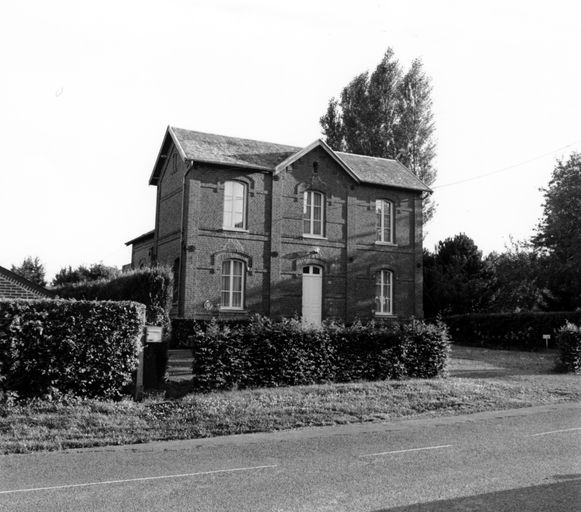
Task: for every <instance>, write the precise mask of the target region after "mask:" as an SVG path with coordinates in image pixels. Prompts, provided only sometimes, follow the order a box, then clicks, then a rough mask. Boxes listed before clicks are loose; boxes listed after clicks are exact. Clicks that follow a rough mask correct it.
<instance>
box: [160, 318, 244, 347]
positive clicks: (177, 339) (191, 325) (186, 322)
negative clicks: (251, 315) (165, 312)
mask: <svg viewBox="0 0 581 512" xmlns="http://www.w3.org/2000/svg"><path fill="white" fill-rule="evenodd" d="M249 323H250V319H248V318H244V319H236V320H217V319H215V318H214V319H212V320H194V319H192V318H172V319H171V339H170V342H169V347H170V348H190V347H191V346H192V342H193V339H194V338H195V335H196V333H197V332H199V331H205V330H206V329H207V328H208V327H209V326H210V325H219V326H224V327H226V326H227V327H228V328H229V329H239V328H241V327H246V326H247V325H248V324H249Z"/></svg>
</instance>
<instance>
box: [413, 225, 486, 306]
mask: <svg viewBox="0 0 581 512" xmlns="http://www.w3.org/2000/svg"><path fill="white" fill-rule="evenodd" d="M491 276H492V275H491V271H490V269H489V268H488V265H487V264H486V262H485V261H484V260H483V259H482V252H481V251H480V250H479V249H478V247H477V246H476V244H475V243H474V241H473V240H472V239H471V238H470V237H468V236H467V235H465V234H464V233H460V234H459V235H456V236H455V237H454V238H446V239H445V240H444V241H443V242H442V241H440V242H438V245H437V246H436V248H435V252H434V253H430V252H429V251H428V250H424V309H425V314H426V316H427V317H433V316H435V315H436V314H438V313H442V314H446V315H451V314H462V313H474V312H478V311H483V310H485V309H486V308H487V307H488V304H489V301H490V295H491V289H490V282H491Z"/></svg>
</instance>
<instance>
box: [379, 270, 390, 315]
mask: <svg viewBox="0 0 581 512" xmlns="http://www.w3.org/2000/svg"><path fill="white" fill-rule="evenodd" d="M375 314H376V315H393V272H392V271H391V270H380V271H379V272H377V274H375Z"/></svg>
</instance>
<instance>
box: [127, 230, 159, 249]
mask: <svg viewBox="0 0 581 512" xmlns="http://www.w3.org/2000/svg"><path fill="white" fill-rule="evenodd" d="M154 235H155V230H154V229H152V230H151V231H148V232H147V233H143V235H139V236H137V237H135V238H134V239H133V240H129V242H125V245H132V244H136V243H138V242H144V241H145V240H153V236H154Z"/></svg>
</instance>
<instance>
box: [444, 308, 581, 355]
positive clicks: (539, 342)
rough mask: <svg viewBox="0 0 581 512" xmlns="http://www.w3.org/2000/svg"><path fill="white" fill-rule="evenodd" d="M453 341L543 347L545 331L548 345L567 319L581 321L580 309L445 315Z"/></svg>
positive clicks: (474, 344)
mask: <svg viewBox="0 0 581 512" xmlns="http://www.w3.org/2000/svg"><path fill="white" fill-rule="evenodd" d="M443 320H444V322H445V323H446V324H447V325H448V329H449V333H450V336H451V337H452V339H453V340H454V343H458V344H459V345H470V346H477V347H486V348H501V349H513V350H541V349H544V348H545V341H544V340H543V334H550V335H551V340H550V343H549V347H555V337H556V333H557V332H558V331H559V329H560V328H561V327H562V326H563V325H564V324H565V323H566V322H567V321H569V322H577V323H579V322H580V321H581V311H566V312H527V313H474V314H470V315H453V316H447V317H444V319H443Z"/></svg>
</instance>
